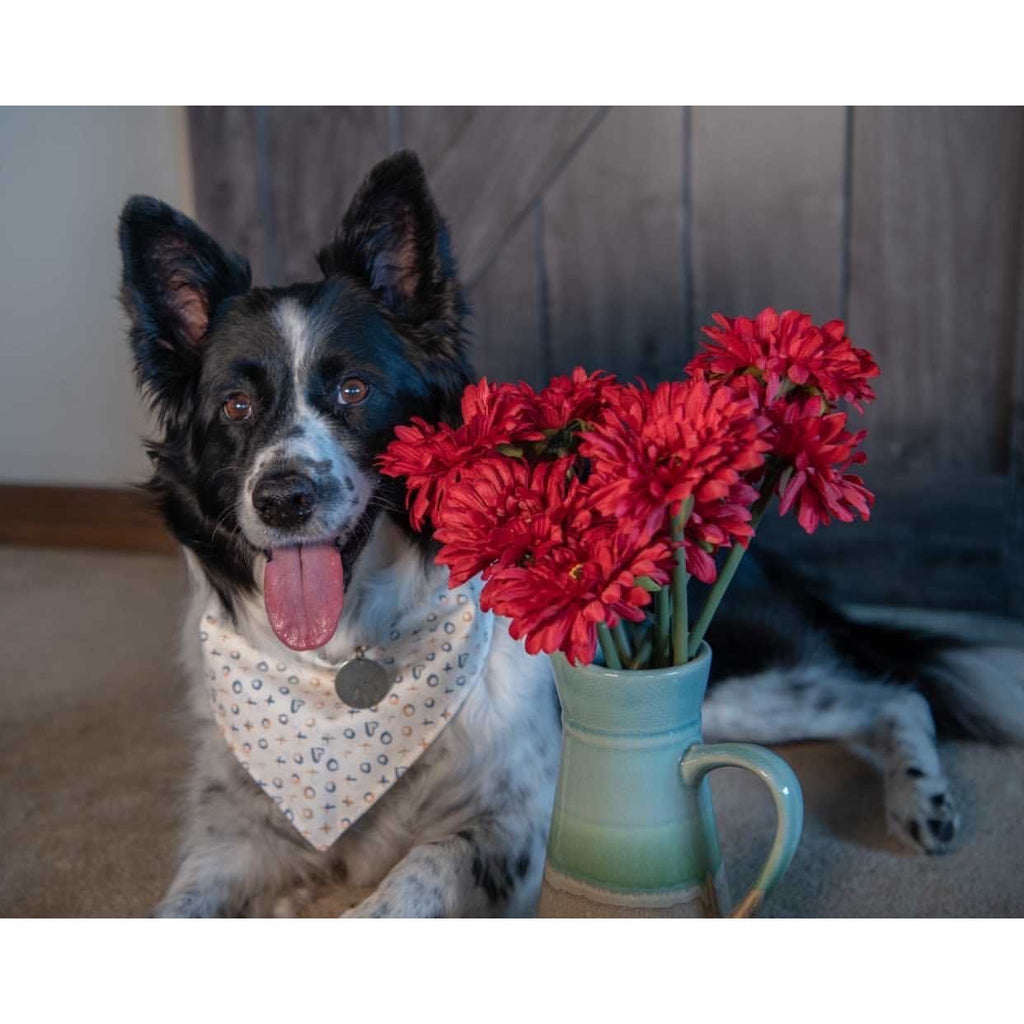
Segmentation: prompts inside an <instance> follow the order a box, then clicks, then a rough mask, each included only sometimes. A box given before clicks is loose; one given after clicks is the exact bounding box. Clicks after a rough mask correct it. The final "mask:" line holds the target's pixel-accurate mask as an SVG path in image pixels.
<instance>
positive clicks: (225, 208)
mask: <svg viewBox="0 0 1024 1024" xmlns="http://www.w3.org/2000/svg"><path fill="white" fill-rule="evenodd" d="M188 122H189V136H190V139H191V146H192V164H193V179H194V181H195V192H196V218H197V220H198V221H199V223H200V224H201V225H202V226H203V228H204V229H205V230H206V231H208V232H209V233H210V234H211V235H213V237H214V238H216V239H217V241H218V242H219V243H220V244H221V245H223V246H224V247H225V248H228V249H232V250H234V251H235V252H239V253H241V254H242V255H243V256H245V257H246V259H248V260H249V263H250V264H251V266H252V272H253V283H254V284H257V285H265V284H269V283H271V282H270V280H269V277H268V267H267V262H268V261H267V239H266V234H265V227H266V225H265V223H264V219H265V218H264V215H263V214H262V212H261V210H260V182H259V167H260V158H259V153H258V147H257V111H256V108H254V107H191V108H190V109H189V115H188ZM271 261H272V257H271Z"/></svg>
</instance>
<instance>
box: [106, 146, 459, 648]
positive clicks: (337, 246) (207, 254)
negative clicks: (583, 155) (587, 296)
mask: <svg viewBox="0 0 1024 1024" xmlns="http://www.w3.org/2000/svg"><path fill="white" fill-rule="evenodd" d="M120 242H121V253H122V257H123V263H124V276H123V288H122V297H123V302H124V306H125V309H126V311H127V313H128V316H129V318H130V320H131V329H130V339H131V344H132V348H133V351H134V355H135V365H136V370H137V374H138V378H139V383H140V386H141V387H142V388H143V390H144V391H145V392H146V393H147V394H148V395H149V396H150V398H151V400H152V402H153V405H154V408H155V409H156V411H157V414H158V416H159V421H160V425H161V431H162V437H161V438H160V439H159V440H158V441H155V442H153V443H151V444H150V445H149V449H150V453H151V456H152V458H153V461H154V466H155V472H154V476H153V479H152V481H151V487H152V488H153V490H154V491H155V492H156V493H157V494H158V495H159V498H160V501H161V505H162V508H163V511H164V514H165V516H166V518H167V520H168V523H169V525H170V527H171V529H172V530H173V531H174V533H175V534H176V536H177V537H178V539H179V540H180V541H181V542H182V543H183V544H185V545H186V546H187V547H189V548H190V549H191V550H192V551H194V552H195V553H196V555H197V556H198V557H199V560H200V562H201V564H202V565H203V568H204V570H205V571H206V573H207V575H208V576H209V578H210V580H211V582H212V583H213V585H214V586H215V587H216V588H217V590H218V592H219V593H220V595H221V597H222V598H223V599H224V600H225V603H226V604H227V605H228V607H229V608H230V607H231V606H232V600H233V598H234V596H235V595H236V594H237V593H239V592H245V591H250V592H251V591H253V590H256V589H258V588H259V587H260V586H262V587H263V589H264V597H265V602H266V610H267V615H268V618H269V620H270V623H271V625H272V626H273V628H274V631H275V632H276V633H277V635H278V637H279V638H280V639H281V640H282V642H284V643H285V644H287V645H288V646H290V647H292V648H295V649H297V650H305V649H309V648H313V647H320V646H323V644H325V643H326V642H327V641H328V640H329V639H330V637H331V635H333V633H334V630H335V628H336V625H337V622H338V618H339V616H340V613H341V609H342V602H343V597H344V586H345V581H346V578H348V577H350V575H351V569H352V566H353V564H354V562H355V559H356V558H357V557H358V555H359V552H360V550H361V548H362V546H363V545H364V544H365V542H366V539H367V537H368V536H369V533H370V528H371V526H372V524H373V521H374V518H375V517H376V516H377V515H378V514H380V513H381V510H382V509H386V510H388V511H387V512H386V514H389V515H393V516H395V517H396V518H397V519H398V520H399V521H400V522H401V523H402V524H403V525H404V526H406V527H407V522H405V521H404V513H403V512H402V511H401V510H402V509H403V508H404V501H403V498H402V493H401V488H400V485H399V486H398V487H396V483H395V481H392V480H389V479H388V478H385V477H382V476H380V475H379V474H378V473H377V472H376V469H375V466H374V460H375V458H376V456H377V455H379V454H380V453H381V451H383V449H384V447H385V446H386V445H387V443H388V441H389V440H390V439H391V437H392V434H393V431H394V428H395V426H396V425H397V424H400V423H403V422H405V421H407V420H408V419H409V418H410V417H412V416H423V417H424V418H426V419H428V420H431V421H434V420H449V421H451V420H452V419H453V418H454V417H456V416H457V411H458V399H459V396H460V394H461V392H462V389H463V388H464V386H465V385H466V383H468V381H469V379H470V370H469V366H468V364H467V361H466V354H465V343H464V339H463V335H462V324H461V320H462V314H463V305H462V299H461V296H460V292H459V285H458V281H457V278H456V271H455V264H454V260H453V258H452V254H451V248H450V244H449V239H448V233H447V230H446V228H445V225H444V222H443V221H442V219H441V217H440V215H439V214H438V211H437V208H436V206H435V205H434V202H433V200H432V198H431V196H430V193H429V191H428V189H427V184H426V181H425V179H424V176H423V171H422V168H421V167H420V164H419V161H418V160H417V159H416V157H415V156H413V155H412V154H409V153H400V154H398V155H396V156H393V157H391V158H390V159H388V160H385V161H384V162H382V163H381V164H379V165H378V166H377V167H375V168H374V170H373V171H372V172H371V173H370V175H369V177H368V178H367V180H366V182H365V183H364V184H363V185H362V187H361V188H360V189H359V191H358V193H357V194H356V196H355V198H354V199H353V201H352V204H351V206H350V208H349V210H348V212H347V213H346V214H345V216H344V218H343V219H342V223H341V227H340V229H339V230H338V233H337V235H336V236H335V238H334V240H333V241H331V242H329V243H328V244H327V245H325V246H324V248H323V249H322V250H321V251H320V253H319V254H318V256H317V260H318V263H319V265H320V268H321V270H322V271H323V275H324V276H323V279H322V280H320V281H317V282H315V283H310V284H296V285H291V286H289V287H287V288H251V286H250V272H249V265H248V263H247V262H246V260H245V259H243V258H242V257H240V256H237V255H234V254H231V253H228V252H225V251H224V249H222V248H221V247H220V246H219V245H218V244H217V243H216V242H215V241H214V240H213V239H212V238H210V237H209V236H208V235H207V234H205V233H204V232H203V231H202V230H201V229H200V228H199V227H198V226H197V225H196V224H195V223H194V222H193V221H191V220H189V218H187V217H185V216H183V215H182V214H181V213H178V212H177V211H175V210H173V209H171V208H170V207H169V206H167V205H165V204H164V203H161V202H159V201H157V200H155V199H150V198H146V197H138V196H137V197H135V198H133V199H131V200H129V201H128V203H127V204H126V205H125V208H124V210H123V212H122V214H121V226H120ZM264 558H265V560H266V564H265V569H264V571H263V578H262V580H259V579H257V578H256V575H257V572H258V569H259V568H260V567H262V566H263V565H264Z"/></svg>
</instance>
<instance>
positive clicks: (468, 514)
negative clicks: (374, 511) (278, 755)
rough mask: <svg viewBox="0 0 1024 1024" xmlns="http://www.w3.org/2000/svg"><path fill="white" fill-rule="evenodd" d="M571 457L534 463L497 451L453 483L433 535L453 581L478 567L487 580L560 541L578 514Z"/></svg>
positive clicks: (576, 483) (436, 518) (463, 578)
mask: <svg viewBox="0 0 1024 1024" xmlns="http://www.w3.org/2000/svg"><path fill="white" fill-rule="evenodd" d="M572 461H573V460H572V459H559V460H558V461H555V462H541V463H538V464H537V465H535V466H531V465H530V464H529V463H528V462H526V460H524V459H512V458H507V457H505V456H501V455H497V456H494V457H492V458H489V459H483V460H480V461H479V462H477V463H476V464H475V466H474V469H473V472H472V473H468V474H463V476H462V478H461V479H460V480H459V481H458V482H457V483H455V484H452V485H451V486H450V487H449V488H448V490H447V493H446V494H445V498H444V501H443V502H442V503H441V505H440V506H439V507H438V508H437V510H436V512H435V514H434V524H435V527H436V529H435V531H434V536H435V537H436V538H437V539H438V540H439V541H441V542H442V544H443V546H442V548H441V550H440V551H439V552H438V555H437V558H436V561H437V562H438V564H440V565H447V566H448V569H449V579H450V583H451V586H453V587H456V586H459V585H460V584H462V583H465V582H466V580H468V579H470V578H471V577H473V576H475V575H476V574H477V573H479V572H482V573H483V574H484V578H485V579H486V578H488V577H489V576H490V575H491V574H492V573H493V572H494V570H495V568H498V567H503V566H512V565H519V564H522V563H524V562H525V561H527V560H531V559H533V558H535V557H536V553H537V551H538V550H540V549H541V548H542V547H543V546H545V545H549V544H552V543H561V541H562V540H563V538H564V530H565V527H566V525H567V524H568V523H569V522H570V521H571V520H572V518H573V517H574V515H575V514H576V508H575V500H576V496H577V492H578V491H579V481H578V480H576V479H575V477H573V478H571V479H570V477H569V469H570V467H571V465H572Z"/></svg>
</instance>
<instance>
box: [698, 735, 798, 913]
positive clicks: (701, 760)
mask: <svg viewBox="0 0 1024 1024" xmlns="http://www.w3.org/2000/svg"><path fill="white" fill-rule="evenodd" d="M725 767H732V768H746V770H747V771H750V772H753V773H754V774H755V775H758V776H759V777H760V778H761V781H762V782H764V784H765V785H766V786H767V787H768V791H769V792H770V793H771V795H772V799H773V800H774V801H775V811H776V822H775V841H774V842H773V843H772V848H771V850H770V851H769V853H768V859H767V860H766V861H765V862H764V866H763V867H762V868H761V872H760V874H759V875H758V876H757V879H756V880H755V881H754V884H753V885H752V886H751V888H750V889H749V890H748V892H747V894H746V895H745V896H744V897H743V899H741V900H740V901H739V903H737V904H736V906H735V908H734V909H733V911H732V913H731V914H730V915H729V916H730V917H750V916H751V915H752V914H754V913H755V912H756V911H757V909H758V908H759V907H760V906H761V904H762V903H763V902H764V899H765V897H766V896H767V895H768V893H769V892H771V890H772V889H773V888H774V887H775V886H776V884H778V882H779V880H780V879H781V878H782V876H783V875H784V874H785V873H786V869H787V868H788V867H789V863H790V861H791V860H792V859H793V854H794V853H796V848H797V845H798V844H799V842H800V833H801V832H802V830H803V825H804V802H803V794H802V793H801V792H800V783H799V782H798V781H797V778H796V776H795V775H794V774H793V769H792V768H790V767H789V765H788V764H786V762H785V761H783V760H782V758H781V757H779V756H777V755H776V754H773V753H772V752H771V751H770V750H766V749H765V748H764V747H759V746H756V745H755V744H753V743H696V744H694V745H693V746H692V747H690V749H689V750H687V751H686V753H685V754H684V755H683V759H682V761H681V762H680V765H679V768H680V771H681V772H682V776H683V782H684V783H685V784H686V785H688V786H697V785H698V784H699V783H700V782H701V780H702V779H703V778H704V776H705V775H707V774H708V772H711V771H714V769H715V768H725Z"/></svg>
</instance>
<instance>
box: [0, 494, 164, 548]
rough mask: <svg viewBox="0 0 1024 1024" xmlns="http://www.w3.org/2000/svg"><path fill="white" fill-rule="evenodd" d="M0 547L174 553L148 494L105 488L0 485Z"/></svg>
mask: <svg viewBox="0 0 1024 1024" xmlns="http://www.w3.org/2000/svg"><path fill="white" fill-rule="evenodd" d="M0 544H29V545H33V546H37V547H71V548H109V549H113V550H120V551H152V552H157V553H161V554H165V553H172V552H175V551H177V550H178V545H177V542H176V541H175V540H174V538H173V537H172V536H171V535H170V533H168V532H167V528H166V527H165V526H164V524H163V521H162V520H161V519H160V516H159V515H158V514H157V513H156V511H154V509H153V506H152V503H151V499H150V498H149V496H148V495H147V494H145V493H143V492H142V491H136V490H128V489H122V488H107V487H38V486H29V485H16V484H3V485H0Z"/></svg>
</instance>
